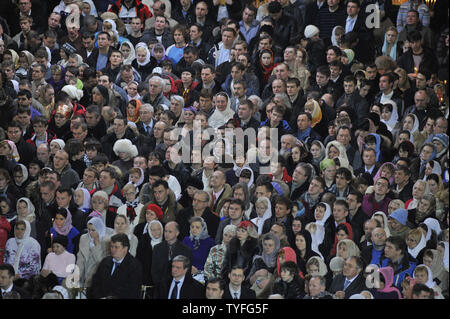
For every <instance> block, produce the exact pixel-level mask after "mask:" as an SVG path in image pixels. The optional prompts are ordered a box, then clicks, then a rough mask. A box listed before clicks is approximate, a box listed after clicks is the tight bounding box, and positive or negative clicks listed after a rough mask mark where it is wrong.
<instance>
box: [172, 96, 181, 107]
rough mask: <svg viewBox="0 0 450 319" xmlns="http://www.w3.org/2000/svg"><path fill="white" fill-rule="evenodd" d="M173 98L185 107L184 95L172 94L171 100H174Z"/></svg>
mask: <svg viewBox="0 0 450 319" xmlns="http://www.w3.org/2000/svg"><path fill="white" fill-rule="evenodd" d="M172 100H175V101H177V102H178V103H180V104H181V107H182V108H183V107H184V99H183V97H182V96H180V95H172V96H171V97H170V101H172Z"/></svg>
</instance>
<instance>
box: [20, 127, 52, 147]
mask: <svg viewBox="0 0 450 319" xmlns="http://www.w3.org/2000/svg"><path fill="white" fill-rule="evenodd" d="M45 135H47V138H46V140H47V144H48V145H50V142H51V141H53V140H54V139H55V138H56V135H55V134H53V133H52V132H49V131H47V132H45ZM27 143H30V144H31V145H33V146H34V147H36V134H33V136H32V137H31V138H29V139H28V140H27Z"/></svg>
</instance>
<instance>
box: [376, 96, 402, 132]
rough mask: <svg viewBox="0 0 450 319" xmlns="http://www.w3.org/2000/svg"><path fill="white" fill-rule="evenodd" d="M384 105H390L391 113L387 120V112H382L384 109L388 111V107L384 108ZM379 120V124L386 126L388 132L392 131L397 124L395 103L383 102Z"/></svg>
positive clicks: (390, 101)
mask: <svg viewBox="0 0 450 319" xmlns="http://www.w3.org/2000/svg"><path fill="white" fill-rule="evenodd" d="M385 104H390V105H392V112H391V115H390V117H389V118H387V114H389V113H388V112H383V110H384V109H385V108H386V109H387V110H389V109H390V107H389V106H384V105H385ZM380 120H381V122H383V123H384V124H386V126H387V127H388V129H389V131H391V132H392V131H393V130H394V129H395V128H396V126H397V124H398V110H397V103H395V102H394V101H392V100H387V101H384V103H383V107H382V112H381V116H380Z"/></svg>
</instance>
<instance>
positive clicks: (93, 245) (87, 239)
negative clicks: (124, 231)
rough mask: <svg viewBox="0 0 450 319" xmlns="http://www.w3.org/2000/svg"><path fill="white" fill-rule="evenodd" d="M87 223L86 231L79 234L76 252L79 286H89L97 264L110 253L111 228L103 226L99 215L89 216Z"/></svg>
mask: <svg viewBox="0 0 450 319" xmlns="http://www.w3.org/2000/svg"><path fill="white" fill-rule="evenodd" d="M87 224H88V232H87V234H83V235H81V238H80V244H79V250H78V254H77V266H78V267H79V269H80V285H81V287H90V285H91V281H92V276H93V275H94V273H95V272H96V271H97V267H98V265H99V264H100V262H101V261H102V259H103V258H104V257H106V256H108V255H109V254H110V252H109V239H110V234H111V232H112V230H111V229H109V228H107V227H106V226H105V223H104V222H103V219H101V218H100V217H93V218H91V219H90V220H89V221H88V223H87ZM108 233H109V234H108Z"/></svg>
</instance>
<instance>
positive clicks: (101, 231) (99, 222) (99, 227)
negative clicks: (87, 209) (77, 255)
mask: <svg viewBox="0 0 450 319" xmlns="http://www.w3.org/2000/svg"><path fill="white" fill-rule="evenodd" d="M89 224H91V225H92V226H94V228H95V230H96V231H97V233H98V238H99V239H100V240H102V239H103V237H105V234H106V226H105V223H104V221H103V219H102V218H99V217H92V218H91V219H89V221H88V225H89ZM88 236H89V246H91V247H94V246H95V244H94V238H92V237H91V234H90V233H89V232H88Z"/></svg>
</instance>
